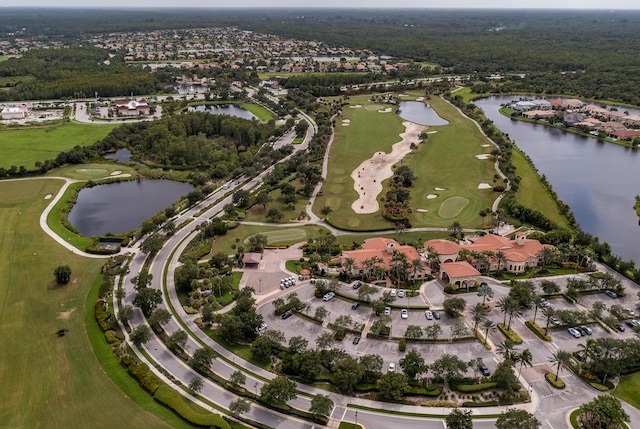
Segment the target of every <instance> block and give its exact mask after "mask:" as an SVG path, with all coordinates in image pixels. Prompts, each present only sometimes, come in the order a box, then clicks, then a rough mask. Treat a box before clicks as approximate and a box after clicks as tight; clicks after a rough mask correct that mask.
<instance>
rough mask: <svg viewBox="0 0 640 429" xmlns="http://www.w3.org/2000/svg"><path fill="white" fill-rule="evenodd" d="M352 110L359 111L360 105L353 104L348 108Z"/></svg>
mask: <svg viewBox="0 0 640 429" xmlns="http://www.w3.org/2000/svg"><path fill="white" fill-rule="evenodd" d="M349 107H350V108H352V109H359V108H361V107H362V104H354V105H353V106H349Z"/></svg>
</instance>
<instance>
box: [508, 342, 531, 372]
mask: <svg viewBox="0 0 640 429" xmlns="http://www.w3.org/2000/svg"><path fill="white" fill-rule="evenodd" d="M513 356H514V357H513V358H512V359H513V361H514V362H519V363H520V369H519V370H518V378H520V373H521V372H522V367H523V366H528V367H532V366H533V354H531V350H529V349H524V350H522V351H521V352H520V353H514V354H513Z"/></svg>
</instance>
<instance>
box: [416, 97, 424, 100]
mask: <svg viewBox="0 0 640 429" xmlns="http://www.w3.org/2000/svg"><path fill="white" fill-rule="evenodd" d="M416 101H424V97H418V98H416Z"/></svg>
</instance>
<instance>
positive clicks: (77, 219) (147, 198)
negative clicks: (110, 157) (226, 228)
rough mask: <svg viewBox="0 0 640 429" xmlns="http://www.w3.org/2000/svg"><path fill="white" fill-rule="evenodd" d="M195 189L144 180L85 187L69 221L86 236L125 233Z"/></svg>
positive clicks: (174, 182) (179, 184) (181, 184)
mask: <svg viewBox="0 0 640 429" xmlns="http://www.w3.org/2000/svg"><path fill="white" fill-rule="evenodd" d="M192 190H193V186H192V185H190V184H189V183H183V182H176V181H173V180H141V181H135V180H134V181H128V182H117V183H109V184H105V185H98V186H94V187H92V188H85V189H82V190H81V191H80V193H79V194H78V201H77V202H76V204H75V205H74V206H73V209H72V210H71V213H69V222H70V223H71V225H73V226H74V227H76V228H77V229H78V231H79V232H80V234H82V235H83V236H85V237H92V236H99V235H105V234H107V233H112V234H122V233H125V232H127V231H130V230H132V229H134V228H138V227H140V225H141V224H142V221H144V220H145V219H149V218H150V217H151V216H152V215H153V214H154V213H156V212H159V211H161V210H164V209H165V208H166V207H168V206H169V205H170V204H171V203H173V202H174V201H175V200H177V199H178V198H180V197H182V196H183V195H186V194H187V193H189V192H191V191H192Z"/></svg>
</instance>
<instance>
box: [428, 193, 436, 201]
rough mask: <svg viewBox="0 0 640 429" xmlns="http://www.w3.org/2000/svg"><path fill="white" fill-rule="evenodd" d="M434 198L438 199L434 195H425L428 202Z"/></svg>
mask: <svg viewBox="0 0 640 429" xmlns="http://www.w3.org/2000/svg"><path fill="white" fill-rule="evenodd" d="M435 198H438V196H437V195H436V194H429V195H427V199H428V200H433V199H435Z"/></svg>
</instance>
